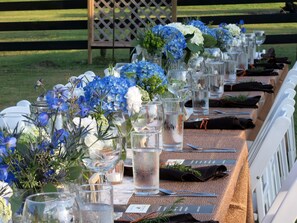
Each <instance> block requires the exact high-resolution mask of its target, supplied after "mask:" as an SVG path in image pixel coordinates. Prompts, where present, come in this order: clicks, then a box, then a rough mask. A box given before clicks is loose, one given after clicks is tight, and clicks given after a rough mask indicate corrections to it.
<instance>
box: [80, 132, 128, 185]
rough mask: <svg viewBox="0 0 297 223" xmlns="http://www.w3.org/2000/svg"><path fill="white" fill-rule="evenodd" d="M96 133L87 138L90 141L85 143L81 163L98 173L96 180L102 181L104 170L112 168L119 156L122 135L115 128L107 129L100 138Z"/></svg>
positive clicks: (121, 147)
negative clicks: (84, 151)
mask: <svg viewBox="0 0 297 223" xmlns="http://www.w3.org/2000/svg"><path fill="white" fill-rule="evenodd" d="M98 134H99V133H97V134H95V135H91V136H90V139H89V140H91V141H92V143H88V142H87V143H86V144H87V145H88V147H87V149H86V153H85V155H84V157H83V163H84V165H85V166H86V167H87V168H88V169H89V170H91V171H92V172H96V173H98V175H99V176H98V177H99V179H98V181H100V182H104V181H105V174H106V172H107V171H109V170H111V169H113V168H114V167H115V165H116V164H117V162H118V161H119V160H120V158H121V154H122V150H123V145H122V136H121V135H120V134H119V131H118V130H117V129H116V128H110V129H109V130H107V133H106V134H105V135H104V136H103V137H102V139H100V137H98ZM94 181H95V180H94ZM95 182H97V181H95Z"/></svg>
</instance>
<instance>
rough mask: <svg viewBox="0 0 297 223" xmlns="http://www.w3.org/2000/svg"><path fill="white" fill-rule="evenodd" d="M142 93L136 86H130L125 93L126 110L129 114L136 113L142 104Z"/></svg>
mask: <svg viewBox="0 0 297 223" xmlns="http://www.w3.org/2000/svg"><path fill="white" fill-rule="evenodd" d="M141 97H142V95H141V92H140V90H139V89H138V88H137V87H136V86H133V87H130V88H129V89H128V92H127V93H126V95H125V98H126V99H127V110H128V112H129V113H130V114H132V113H135V112H136V113H138V112H139V109H140V107H141V104H142V99H141Z"/></svg>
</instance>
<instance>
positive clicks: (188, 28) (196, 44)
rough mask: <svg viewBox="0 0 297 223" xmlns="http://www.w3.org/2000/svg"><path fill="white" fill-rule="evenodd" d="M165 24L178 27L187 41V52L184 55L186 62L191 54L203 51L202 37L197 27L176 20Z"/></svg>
mask: <svg viewBox="0 0 297 223" xmlns="http://www.w3.org/2000/svg"><path fill="white" fill-rule="evenodd" d="M167 26H169V27H174V28H176V29H178V30H179V31H180V32H181V33H182V34H183V35H184V37H185V39H186V42H187V48H186V50H187V53H186V55H185V62H186V63H187V62H188V60H189V58H190V57H191V55H192V54H195V55H199V54H200V53H201V52H202V51H203V46H204V37H203V35H202V32H201V31H200V29H199V28H197V27H195V26H193V25H184V24H182V23H177V22H176V23H169V24H168V25H167Z"/></svg>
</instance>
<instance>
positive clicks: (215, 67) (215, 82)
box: [206, 61, 225, 98]
mask: <svg viewBox="0 0 297 223" xmlns="http://www.w3.org/2000/svg"><path fill="white" fill-rule="evenodd" d="M206 66H207V67H208V73H209V92H210V98H221V97H222V96H223V93H224V78H225V64H224V62H223V61H209V62H208V63H207V64H206Z"/></svg>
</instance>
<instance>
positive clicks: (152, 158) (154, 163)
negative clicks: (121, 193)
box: [131, 131, 161, 195]
mask: <svg viewBox="0 0 297 223" xmlns="http://www.w3.org/2000/svg"><path fill="white" fill-rule="evenodd" d="M159 144H160V143H159V133H158V132H157V131H141V132H135V131H134V132H132V133H131V145H132V151H133V180H134V187H135V188H134V189H135V193H136V194H139V195H148V194H157V193H159V162H160V160H159V156H160V151H161V150H160V147H159Z"/></svg>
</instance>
